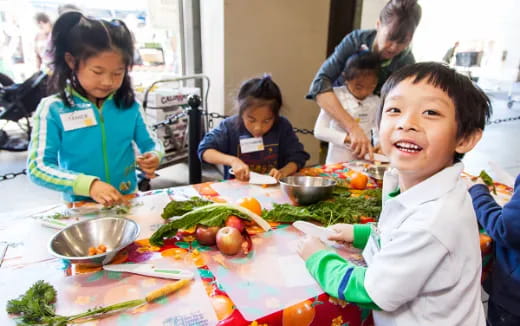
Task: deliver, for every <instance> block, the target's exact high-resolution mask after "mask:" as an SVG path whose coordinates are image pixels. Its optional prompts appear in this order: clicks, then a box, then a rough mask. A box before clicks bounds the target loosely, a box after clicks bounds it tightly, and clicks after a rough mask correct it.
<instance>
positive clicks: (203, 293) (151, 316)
mask: <svg viewBox="0 0 520 326" xmlns="http://www.w3.org/2000/svg"><path fill="white" fill-rule="evenodd" d="M343 169H345V167H344V168H343ZM191 196H204V197H206V198H210V199H212V200H215V201H236V200H237V199H238V198H241V197H246V196H251V197H255V198H256V199H258V200H259V201H260V202H261V203H262V206H263V207H264V208H270V207H272V204H273V203H287V202H289V200H288V198H287V197H286V196H285V195H284V194H283V193H282V192H281V190H280V189H279V186H273V187H262V186H257V185H249V184H247V183H243V182H238V181H226V182H209V183H202V184H197V185H193V186H184V187H175V188H168V189H161V190H154V191H149V192H146V193H140V194H139V195H137V196H136V197H135V198H134V199H132V208H131V210H130V212H129V213H128V214H126V215H125V216H126V217H128V218H130V219H133V220H135V221H136V222H138V223H139V225H140V226H141V234H140V236H139V239H140V240H138V241H136V242H135V243H134V244H133V245H131V246H129V247H127V248H126V249H125V250H124V251H122V252H121V253H120V254H119V255H118V256H117V257H116V259H117V262H154V261H163V262H164V261H168V262H170V263H178V264H181V265H184V266H185V267H186V266H193V265H195V266H196V272H197V273H196V274H197V277H196V279H195V280H194V282H192V284H191V286H189V287H187V288H186V289H183V290H182V291H180V292H179V293H176V294H174V295H173V296H171V297H168V298H166V299H164V300H163V301H160V302H159V303H157V304H153V305H147V306H144V307H142V308H138V309H133V310H130V311H127V312H124V313H121V314H118V315H113V316H111V317H109V318H105V319H103V320H100V321H96V322H90V323H87V325H115V324H116V325H145V324H146V325H219V326H224V325H284V326H289V325H346V324H348V325H364V326H369V325H373V321H372V318H371V314H370V311H369V310H364V309H361V308H359V307H358V306H356V305H354V304H348V303H346V302H344V301H341V300H337V299H334V298H331V297H329V296H328V295H327V294H324V293H322V292H321V290H320V289H319V287H318V286H317V284H316V283H314V284H313V283H312V282H314V281H313V280H312V279H310V280H309V279H305V278H304V277H303V278H301V277H298V278H291V277H290V275H291V274H288V275H287V273H297V274H300V273H307V271H306V269H305V267H304V265H303V261H300V263H301V265H300V267H299V268H300V269H299V270H298V267H292V268H291V270H290V271H288V272H287V271H284V270H285V269H283V268H280V267H278V269H276V268H265V270H264V271H263V272H260V271H259V270H258V269H259V266H261V265H258V261H262V262H264V263H265V264H271V263H272V264H278V266H283V264H289V265H291V266H292V265H295V264H296V263H295V262H296V261H297V260H296V258H298V257H296V255H295V250H294V247H289V246H286V244H287V243H289V242H293V243H294V241H295V239H296V238H297V237H298V236H299V235H300V234H299V233H298V232H299V231H296V230H295V229H294V228H292V226H287V225H282V226H280V225H277V224H273V225H274V228H275V230H274V231H273V232H268V233H264V234H261V235H257V236H253V237H252V238H253V250H252V251H251V252H250V253H249V254H248V255H247V256H244V257H234V258H229V257H225V256H223V255H221V254H219V252H218V251H216V250H215V249H214V248H210V247H205V246H202V245H200V244H199V243H198V242H197V241H196V240H195V238H194V237H193V235H190V234H189V233H184V234H183V235H179V236H177V237H175V238H173V239H171V240H168V241H166V243H165V245H164V246H163V247H161V248H158V247H153V246H151V245H150V244H149V243H148V241H147V239H148V238H149V237H150V235H151V234H152V233H153V232H154V231H155V230H156V229H157V228H158V227H159V226H160V225H162V224H163V220H162V219H161V217H160V214H161V212H162V209H163V208H164V206H165V205H166V204H167V203H168V202H169V201H170V200H172V199H176V200H182V199H186V198H189V197H191ZM56 211H59V212H63V211H64V206H63V205H58V207H52V208H50V209H45V212H41V210H40V211H39V212H38V211H35V212H34V213H31V214H23V215H22V216H16V214H13V216H12V218H10V219H8V220H5V221H0V239H1V240H0V241H2V242H6V243H8V244H9V247H8V250H7V252H6V256H5V258H4V261H3V264H2V266H1V267H0V292H2V296H1V298H0V306H1V307H5V303H6V301H7V300H8V299H11V298H14V297H17V296H18V295H20V294H22V293H23V292H25V291H26V290H27V289H28V288H29V287H30V285H31V284H33V283H34V282H35V281H37V280H39V279H43V280H46V281H48V282H50V283H51V284H52V285H53V286H55V288H56V289H57V291H58V302H57V312H58V313H59V314H64V315H68V314H74V313H77V312H80V311H85V310H87V309H88V308H92V307H94V306H99V305H108V304H113V303H117V302H120V301H124V300H128V299H137V298H140V297H142V296H143V295H144V294H145V293H146V292H148V291H150V290H153V289H154V288H159V287H160V286H161V285H163V284H165V283H167V282H168V281H166V280H161V279H152V278H148V277H144V276H139V275H131V274H127V273H116V272H107V271H102V270H101V269H100V268H87V267H82V266H78V265H67V264H64V263H63V261H61V260H58V259H56V258H53V256H51V255H50V254H49V252H48V249H47V246H48V241H49V238H50V237H51V236H52V235H53V234H55V233H56V232H57V230H54V229H50V228H47V227H43V226H42V225H41V224H40V223H39V218H40V217H41V215H42V214H47V215H52V214H53V213H54V212H56ZM69 212H72V215H73V217H71V218H72V219H77V220H82V219H88V218H95V217H99V216H111V215H114V214H116V213H115V212H114V211H111V210H103V209H101V207H99V206H98V205H97V204H92V203H87V204H82V205H76V206H75V207H74V208H72V209H69ZM262 243H263V244H262ZM261 248H264V249H265V250H263V251H262V250H261ZM266 248H267V249H266ZM342 254H343V255H347V256H348V257H349V258H350V259H352V260H356V259H358V260H359V261H362V259H361V258H360V257H361V256H360V255H359V252H357V251H355V250H352V251H345V252H343V253H342ZM298 259H299V258H298ZM255 262H256V265H255ZM296 265H297V264H296ZM235 267H238V268H235ZM248 268H254V269H255V271H256V272H251V271H250V272H247V270H248ZM269 273H270V274H269ZM282 273H285V274H286V275H285V276H284V275H282ZM248 275H254V277H253V278H250V277H248ZM293 275H296V274H293ZM235 276H237V277H236V279H237V280H236V282H235V281H234V279H235ZM219 279H220V280H221V281H219ZM283 279H285V280H291V279H292V280H291V281H290V282H291V283H292V284H289V285H287V284H285V283H284V282H282V281H281V280H283ZM297 279H298V280H297ZM295 282H296V283H295ZM298 282H299V283H298ZM291 290H292V291H294V293H291ZM228 292H229V293H228ZM233 299H234V300H235V301H236V302H234V300H233ZM266 311H269V313H268V314H265V315H264V314H263V313H264V312H266ZM0 324H1V325H14V324H15V322H14V321H13V320H12V319H11V318H10V317H9V316H8V315H7V314H6V313H5V312H3V313H0Z"/></svg>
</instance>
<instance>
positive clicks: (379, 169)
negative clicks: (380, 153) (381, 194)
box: [363, 165, 388, 180]
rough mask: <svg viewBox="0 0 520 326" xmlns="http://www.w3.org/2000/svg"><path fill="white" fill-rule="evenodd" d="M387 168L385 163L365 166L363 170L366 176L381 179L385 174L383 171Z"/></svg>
mask: <svg viewBox="0 0 520 326" xmlns="http://www.w3.org/2000/svg"><path fill="white" fill-rule="evenodd" d="M387 169H388V166H387V165H374V166H370V167H367V168H365V169H364V170H363V172H365V173H366V174H367V175H368V176H370V177H372V178H374V179H377V180H383V176H384V175H385V171H386V170H387Z"/></svg>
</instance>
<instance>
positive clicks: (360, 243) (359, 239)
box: [352, 224, 372, 249]
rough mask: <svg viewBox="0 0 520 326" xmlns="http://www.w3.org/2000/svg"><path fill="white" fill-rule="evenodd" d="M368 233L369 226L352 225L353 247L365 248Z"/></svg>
mask: <svg viewBox="0 0 520 326" xmlns="http://www.w3.org/2000/svg"><path fill="white" fill-rule="evenodd" d="M370 232H372V227H371V226H370V224H354V242H353V243H352V244H353V245H354V247H356V248H358V249H363V248H365V246H366V244H367V242H368V238H369V237H370Z"/></svg>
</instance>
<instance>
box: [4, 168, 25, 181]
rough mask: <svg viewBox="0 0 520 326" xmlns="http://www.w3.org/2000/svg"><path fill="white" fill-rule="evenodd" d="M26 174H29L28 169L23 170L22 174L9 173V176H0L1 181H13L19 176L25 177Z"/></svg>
mask: <svg viewBox="0 0 520 326" xmlns="http://www.w3.org/2000/svg"><path fill="white" fill-rule="evenodd" d="M25 174H27V169H23V170H22V171H20V172H11V173H7V174H4V175H0V181H5V180H11V179H14V178H16V177H17V176H19V175H25Z"/></svg>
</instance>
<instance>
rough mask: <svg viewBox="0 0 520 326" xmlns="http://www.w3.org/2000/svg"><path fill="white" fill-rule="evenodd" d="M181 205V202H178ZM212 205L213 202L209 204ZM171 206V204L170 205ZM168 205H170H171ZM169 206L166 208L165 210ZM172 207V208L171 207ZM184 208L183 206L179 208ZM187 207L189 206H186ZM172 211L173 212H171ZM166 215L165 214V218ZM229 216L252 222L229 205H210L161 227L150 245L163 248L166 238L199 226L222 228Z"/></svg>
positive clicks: (153, 235) (152, 237)
mask: <svg viewBox="0 0 520 326" xmlns="http://www.w3.org/2000/svg"><path fill="white" fill-rule="evenodd" d="M177 203H180V202H177ZM209 203H211V202H209ZM170 204H171V203H170ZM170 204H168V205H170ZM167 207H168V206H166V207H165V210H166V208H167ZM170 207H172V206H170ZM177 207H182V206H177ZM186 207H187V206H186ZM170 211H171V210H170ZM164 215H165V213H164V212H163V218H164ZM229 215H235V216H238V217H240V218H243V219H246V220H250V218H249V216H248V215H247V214H244V213H243V212H241V211H239V210H237V209H235V208H232V207H230V206H229V205H227V204H209V205H206V206H202V207H197V208H195V209H193V210H191V211H188V212H187V213H184V214H183V215H182V216H181V217H179V218H178V219H174V220H172V221H171V222H169V223H168V224H165V225H163V226H161V227H160V228H159V229H158V230H157V231H155V232H154V234H152V236H151V237H150V243H151V244H152V245H154V246H161V245H163V244H164V242H163V240H164V238H171V237H174V236H175V235H176V234H177V231H178V230H179V229H188V228H190V227H192V226H195V225H197V224H202V225H206V226H220V225H223V224H224V223H225V222H226V220H227V218H228V216H229Z"/></svg>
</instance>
